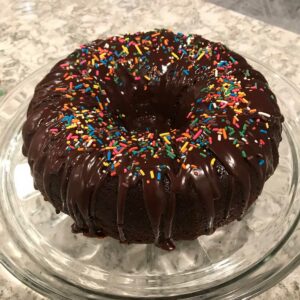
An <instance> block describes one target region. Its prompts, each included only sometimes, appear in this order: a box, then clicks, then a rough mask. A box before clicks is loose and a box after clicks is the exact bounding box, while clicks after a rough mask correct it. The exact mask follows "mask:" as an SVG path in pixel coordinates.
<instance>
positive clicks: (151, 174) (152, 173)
mask: <svg viewBox="0 0 300 300" xmlns="http://www.w3.org/2000/svg"><path fill="white" fill-rule="evenodd" d="M150 177H151V179H154V172H153V171H152V170H151V171H150Z"/></svg>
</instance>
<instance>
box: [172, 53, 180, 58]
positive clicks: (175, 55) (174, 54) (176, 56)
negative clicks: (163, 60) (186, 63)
mask: <svg viewBox="0 0 300 300" xmlns="http://www.w3.org/2000/svg"><path fill="white" fill-rule="evenodd" d="M171 54H172V55H173V56H174V57H175V58H176V59H179V57H178V55H177V54H176V53H174V52H172V53H171Z"/></svg>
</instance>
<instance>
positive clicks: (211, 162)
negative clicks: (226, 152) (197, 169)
mask: <svg viewBox="0 0 300 300" xmlns="http://www.w3.org/2000/svg"><path fill="white" fill-rule="evenodd" d="M215 161H216V159H215V157H214V158H213V159H212V160H211V161H210V165H211V166H213V165H214V164H215Z"/></svg>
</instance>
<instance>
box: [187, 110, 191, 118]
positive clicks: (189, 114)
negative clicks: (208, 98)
mask: <svg viewBox="0 0 300 300" xmlns="http://www.w3.org/2000/svg"><path fill="white" fill-rule="evenodd" d="M191 114H192V112H191V111H190V112H189V113H188V115H187V116H186V118H187V119H188V118H189V117H190V116H191Z"/></svg>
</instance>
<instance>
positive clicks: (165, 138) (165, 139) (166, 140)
mask: <svg viewBox="0 0 300 300" xmlns="http://www.w3.org/2000/svg"><path fill="white" fill-rule="evenodd" d="M164 141H165V142H166V143H167V144H168V145H170V144H171V142H170V141H169V140H168V139H167V137H166V136H164Z"/></svg>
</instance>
